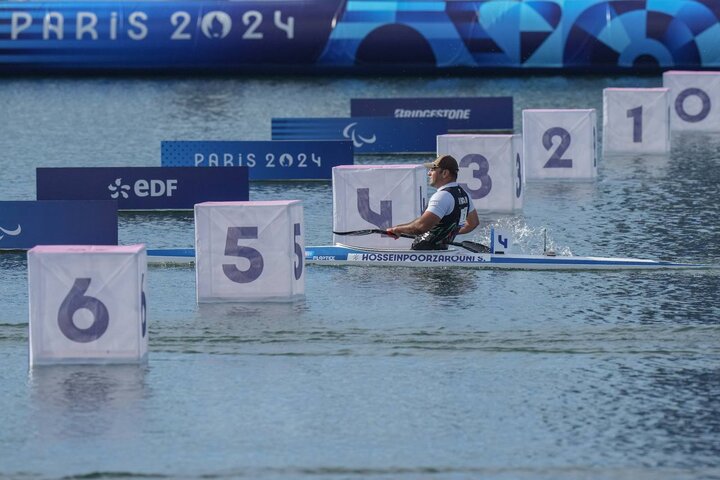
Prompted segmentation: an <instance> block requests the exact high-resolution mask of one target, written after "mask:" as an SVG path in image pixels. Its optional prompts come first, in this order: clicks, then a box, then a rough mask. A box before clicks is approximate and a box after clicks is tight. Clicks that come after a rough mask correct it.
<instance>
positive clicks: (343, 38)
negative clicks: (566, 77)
mask: <svg viewBox="0 0 720 480" xmlns="http://www.w3.org/2000/svg"><path fill="white" fill-rule="evenodd" d="M719 9H720V7H719V6H718V0H653V1H648V0H512V1H496V0H463V1H458V0H437V1H435V0H402V1H366V0H242V1H235V0H203V1H196V0H195V1H193V0H179V1H173V0H163V1H159V0H133V1H123V0H82V1H77V0H2V1H0V43H1V44H2V48H0V72H2V73H17V72H22V71H32V70H35V71H53V70H114V71H145V70H147V69H152V70H162V71H184V70H189V69H192V70H198V71H214V72H227V71H240V72H245V73H250V74H255V73H257V72H259V71H265V72H273V73H287V74H290V75H293V74H295V73H296V72H297V71H298V70H300V71H305V72H317V73H324V72H326V71H328V70H335V71H350V72H371V73H372V72H376V71H378V70H380V71H386V72H401V73H407V72H412V71H423V72H426V71H432V70H437V71H443V70H448V69H459V70H462V71H467V70H470V71H488V72H492V73H495V72H498V71H508V70H518V71H527V70H545V69H557V70H563V69H565V70H570V71H582V72H587V71H623V72H635V71H637V70H644V71H654V72H660V71H662V70H667V69H669V68H682V69H685V70H695V69H712V68H718V67H720V42H718V34H717V32H718V30H719V29H720V20H719V19H718V17H719V16H720V15H719V14H718V11H719Z"/></svg>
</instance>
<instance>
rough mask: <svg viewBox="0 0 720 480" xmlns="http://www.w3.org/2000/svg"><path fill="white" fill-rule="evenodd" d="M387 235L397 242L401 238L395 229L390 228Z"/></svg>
mask: <svg viewBox="0 0 720 480" xmlns="http://www.w3.org/2000/svg"><path fill="white" fill-rule="evenodd" d="M385 233H386V234H387V235H388V236H389V237H392V238H394V239H395V240H397V239H398V238H400V235H398V234H397V233H395V231H394V229H393V228H388V229H387V230H385Z"/></svg>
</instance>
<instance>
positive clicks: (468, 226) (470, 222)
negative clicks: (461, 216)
mask: <svg viewBox="0 0 720 480" xmlns="http://www.w3.org/2000/svg"><path fill="white" fill-rule="evenodd" d="M471 201H472V200H471ZM479 224H480V220H479V219H478V215H477V210H472V211H471V212H470V213H468V215H467V218H466V219H465V225H463V226H462V227H460V229H459V230H458V231H457V233H458V235H463V234H465V233H470V232H472V231H473V230H475V228H476V227H477V226H478V225H479Z"/></svg>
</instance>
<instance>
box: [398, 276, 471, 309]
mask: <svg viewBox="0 0 720 480" xmlns="http://www.w3.org/2000/svg"><path fill="white" fill-rule="evenodd" d="M396 273H398V274H401V275H402V277H403V280H404V282H405V283H407V286H408V288H409V289H410V290H411V291H414V293H416V294H420V295H430V296H432V297H435V299H436V300H438V301H439V302H441V305H442V304H453V305H454V306H455V307H457V308H464V307H467V306H469V305H471V304H473V303H475V299H474V296H475V295H476V294H477V290H478V284H479V281H478V277H477V275H478V272H477V271H474V270H471V269H458V268H403V269H398V271H397V272H396Z"/></svg>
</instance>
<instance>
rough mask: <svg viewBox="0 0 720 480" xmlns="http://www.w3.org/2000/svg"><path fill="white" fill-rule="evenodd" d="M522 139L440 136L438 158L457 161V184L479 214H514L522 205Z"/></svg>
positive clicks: (467, 135) (501, 136) (511, 136)
mask: <svg viewBox="0 0 720 480" xmlns="http://www.w3.org/2000/svg"><path fill="white" fill-rule="evenodd" d="M521 148H522V137H521V136H520V135H470V134H466V135H438V137H437V154H438V155H443V154H449V155H452V156H453V157H455V159H456V160H457V162H458V165H459V167H460V172H459V173H458V183H460V184H461V185H462V186H463V188H465V190H467V192H468V193H469V194H470V197H471V198H472V199H473V202H474V203H475V208H476V209H477V210H478V211H480V212H499V213H512V212H513V211H515V210H519V209H521V208H522V205H523V190H524V183H525V180H524V164H523V160H522V155H521V153H522V152H521Z"/></svg>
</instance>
